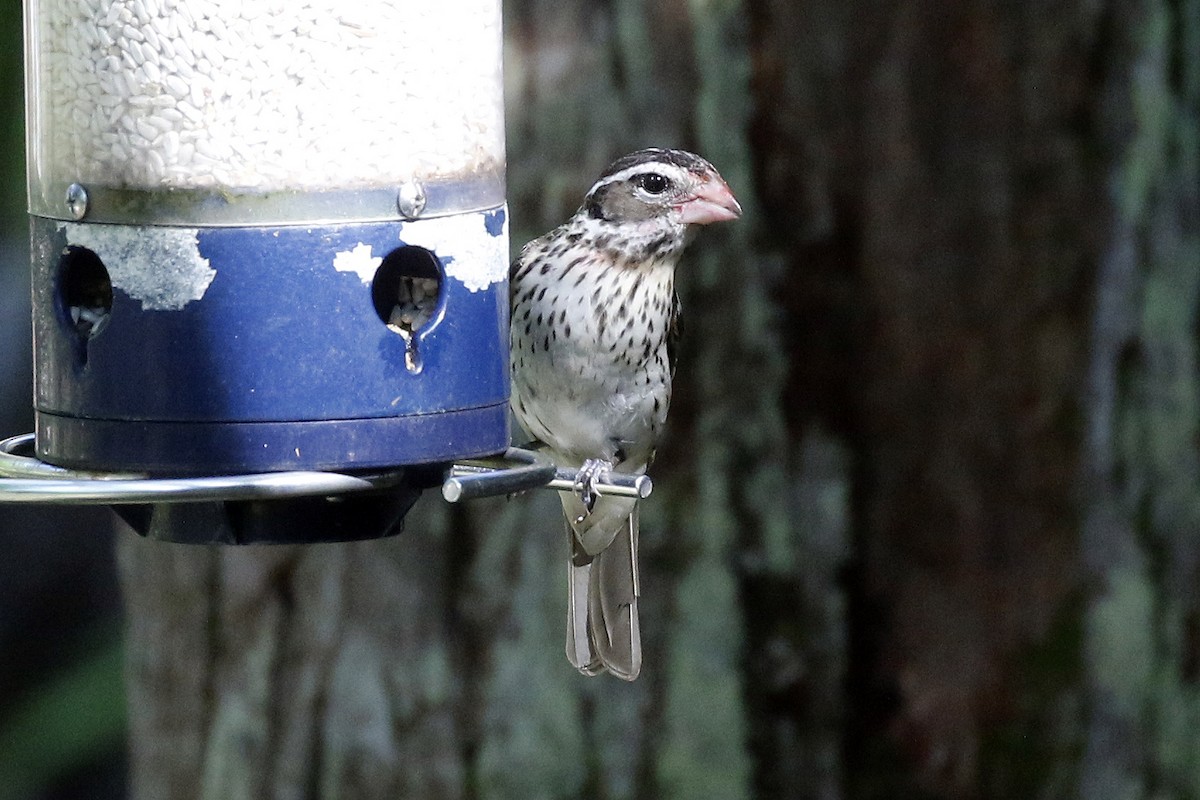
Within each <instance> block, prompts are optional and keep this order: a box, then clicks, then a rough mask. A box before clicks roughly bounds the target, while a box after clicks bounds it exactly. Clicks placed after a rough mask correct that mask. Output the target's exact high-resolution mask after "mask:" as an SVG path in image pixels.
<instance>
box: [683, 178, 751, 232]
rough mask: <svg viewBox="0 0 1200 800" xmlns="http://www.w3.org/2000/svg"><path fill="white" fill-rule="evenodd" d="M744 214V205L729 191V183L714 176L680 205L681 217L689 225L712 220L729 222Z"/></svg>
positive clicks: (704, 223) (707, 222)
mask: <svg viewBox="0 0 1200 800" xmlns="http://www.w3.org/2000/svg"><path fill="white" fill-rule="evenodd" d="M741 215H742V207H741V205H739V204H738V201H737V200H736V199H735V198H734V196H733V192H731V191H729V184H727V183H725V181H724V180H722V179H721V178H720V177H717V176H715V175H714V176H713V177H712V178H709V179H708V180H707V181H705V182H704V183H702V184H700V188H698V189H696V191H695V193H693V194H692V196H691V197H690V198H688V199H687V200H685V201H683V203H681V204H680V206H679V219H680V221H681V222H684V223H686V224H689V225H707V224H709V223H710V222H727V221H729V220H731V219H737V218H738V217H740V216H741Z"/></svg>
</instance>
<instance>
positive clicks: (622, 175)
mask: <svg viewBox="0 0 1200 800" xmlns="http://www.w3.org/2000/svg"><path fill="white" fill-rule="evenodd" d="M651 167H653V168H656V169H655V171H656V172H662V173H665V174H667V175H670V176H672V177H674V178H676V179H679V178H680V177H682V176H683V175H684V174H685V172H686V170H684V169H682V168H680V167H677V166H675V165H674V164H668V163H667V162H665V161H643V162H642V163H641V164H634V165H633V166H632V167H626V168H625V169H623V170H621V171H620V172H614V173H613V174H612V175H608V176H605V177H604V178H601V179H600V180H598V181H596V183H595V184H593V185H592V188H591V189H590V190H589V191H588V194H592V192H595V191H596V190H597V189H599V188H600V187H602V186H607V185H609V184H610V183H619V182H620V181H624V180H628V179H629V178H632V177H633V176H634V175H640V174H641V173H643V172H646V171H648V169H649V168H651Z"/></svg>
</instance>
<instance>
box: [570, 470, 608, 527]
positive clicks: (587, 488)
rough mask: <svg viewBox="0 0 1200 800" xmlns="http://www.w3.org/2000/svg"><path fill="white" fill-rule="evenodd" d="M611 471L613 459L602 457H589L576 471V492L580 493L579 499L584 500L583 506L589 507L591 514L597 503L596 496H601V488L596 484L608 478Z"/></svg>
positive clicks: (588, 510)
mask: <svg viewBox="0 0 1200 800" xmlns="http://www.w3.org/2000/svg"><path fill="white" fill-rule="evenodd" d="M611 472H612V462H611V461H605V460H603V459H600V458H589V459H588V460H586V461H584V462H583V466H581V467H580V468H579V471H578V472H576V473H575V493H576V494H578V495H579V499H580V500H581V501H582V502H583V507H584V508H585V509H587V512H588V513H589V514H590V513H592V508H594V507H595V505H596V498H597V497H599V496H600V489H599V487H598V486H597V485H596V484H597V483H598V482H599V481H602V480H604V479H606V478H608V476H609V474H610V473H611Z"/></svg>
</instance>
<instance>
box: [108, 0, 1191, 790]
mask: <svg viewBox="0 0 1200 800" xmlns="http://www.w3.org/2000/svg"><path fill="white" fill-rule="evenodd" d="M506 10H507V11H508V18H507V19H506V25H507V36H508V49H507V69H508V84H509V96H508V108H509V110H510V118H509V120H508V132H509V142H510V144H509V154H510V158H509V196H510V204H511V209H512V216H513V221H514V227H513V241H514V245H519V244H521V243H522V242H524V241H526V240H528V239H529V238H532V237H533V236H535V235H537V234H539V233H541V232H543V231H544V230H546V229H548V228H550V227H552V226H553V225H555V224H557V223H558V222H560V221H561V220H562V219H564V218H565V217H566V216H567V215H568V214H570V213H571V212H572V211H573V209H574V208H575V206H576V205H577V204H578V203H579V200H580V198H581V196H582V193H583V191H584V190H585V189H586V187H587V185H588V184H589V182H590V181H591V180H592V179H593V178H594V176H595V174H597V172H598V171H599V170H600V169H601V168H602V167H603V166H604V164H605V163H607V162H608V161H609V160H610V159H611V158H612V157H614V156H616V155H618V154H620V153H621V152H624V151H626V150H629V149H633V148H635V147H638V146H644V145H650V144H670V145H678V146H685V147H690V148H693V149H696V150H697V151H698V152H701V153H703V154H704V155H706V156H707V157H708V158H710V159H711V160H712V161H713V162H714V163H715V164H716V165H717V166H718V167H719V168H720V170H721V172H722V173H723V174H724V175H725V177H726V178H727V179H728V180H729V182H730V184H731V185H732V186H733V187H734V190H735V192H736V193H737V195H738V197H739V198H740V199H741V200H742V201H743V204H744V205H745V206H746V210H747V213H746V215H745V217H744V218H743V220H742V221H741V222H739V223H737V224H735V225H730V226H724V227H723V228H721V229H716V230H711V231H705V232H704V233H703V234H702V236H701V237H700V239H699V241H697V243H696V245H694V246H693V249H692V250H691V251H689V254H688V256H687V257H686V262H685V264H684V267H683V269H682V270H681V275H680V281H681V292H682V294H683V303H684V310H685V315H686V318H685V333H684V342H683V352H682V357H681V363H680V372H679V377H678V379H677V381H678V383H677V390H676V396H675V400H674V403H673V407H672V413H671V421H670V425H669V426H668V427H669V438H668V440H667V442H665V444H664V446H663V447H662V449H661V451H660V455H659V460H658V461H657V462H656V464H655V467H654V472H653V475H654V477H655V479H656V487H657V488H656V492H655V494H654V496H653V497H652V498H651V500H650V501H649V502H648V503H646V504H645V508H644V512H643V536H642V548H643V553H642V566H643V626H644V631H643V634H644V637H645V652H646V668H645V670H644V673H643V676H642V678H640V679H639V680H638V681H637V682H636V683H633V684H628V685H627V684H624V683H621V682H619V681H614V680H609V679H585V678H583V677H581V676H579V675H577V674H575V673H574V672H573V671H572V670H571V669H570V667H569V666H568V665H567V663H566V661H565V658H564V657H563V654H562V637H563V627H564V620H563V617H564V615H565V575H564V572H565V568H564V562H565V558H566V543H565V541H564V540H563V538H564V537H563V536H562V535H561V530H560V523H559V519H558V509H557V500H556V498H554V497H553V496H552V495H551V494H550V493H547V492H537V493H533V494H531V495H528V496H524V497H521V498H517V499H513V500H508V501H506V500H489V501H479V502H474V503H472V504H470V505H469V506H467V507H464V508H451V507H447V506H445V505H443V504H441V502H440V500H438V499H437V498H435V497H433V496H431V497H427V498H425V499H424V500H422V501H421V503H420V504H419V506H418V508H417V509H416V510H415V511H414V512H413V513H412V514H411V515H410V517H409V520H408V525H407V532H406V533H404V534H403V535H401V536H399V537H397V538H394V539H391V540H386V541H373V542H361V543H351V544H342V545H311V546H302V547H278V548H206V547H184V546H172V545H163V544H159V543H155V542H149V541H142V540H139V539H137V538H136V537H134V536H132V535H127V536H125V537H123V540H122V543H121V563H122V574H123V583H124V586H125V591H126V596H127V602H128V608H129V626H130V635H129V638H128V645H129V651H130V655H129V673H128V674H129V690H130V706H131V726H132V729H131V740H132V750H133V761H132V773H133V790H134V791H133V794H134V796H135V797H137V798H159V797H202V798H214V799H215V798H240V797H245V798H252V797H253V798H289V799H290V798H333V797H354V798H360V797H361V798H370V797H380V798H382V797H387V798H405V797H420V798H434V799H436V798H463V799H464V800H477V799H482V798H507V797H521V798H530V797H538V798H573V797H589V798H592V797H595V798H608V799H616V798H656V800H657V799H659V798H688V800H696V799H697V798H700V799H703V798H714V799H715V798H720V799H721V800H737V798H751V797H755V798H767V797H778V798H797V799H800V798H803V799H804V800H809V799H811V800H834V799H835V798H842V797H845V798H854V799H858V798H863V799H865V798H916V797H937V798H959V797H961V798H976V797H978V798H983V797H989V798H1002V797H1005V798H1007V797H1011V798H1034V797H1073V796H1078V797H1086V798H1089V800H1092V798H1100V800H1103V799H1104V798H1109V797H1113V798H1115V797H1118V796H1120V797H1147V798H1149V797H1156V798H1159V797H1170V798H1176V797H1177V798H1185V797H1191V796H1196V795H1197V794H1198V793H1200V770H1197V768H1196V767H1195V766H1194V765H1195V764H1196V763H1197V759H1196V757H1195V756H1196V751H1197V749H1200V736H1198V735H1197V734H1196V733H1194V730H1195V729H1196V728H1197V725H1196V721H1197V720H1200V700H1198V699H1197V694H1196V691H1195V682H1196V681H1197V678H1198V676H1200V602H1198V601H1197V593H1196V591H1195V590H1194V589H1193V586H1194V585H1195V582H1196V579H1197V575H1196V572H1197V567H1198V566H1200V561H1198V559H1197V554H1198V551H1197V548H1196V547H1195V545H1194V544H1193V533H1194V532H1195V531H1196V530H1200V500H1198V499H1197V498H1198V497H1200V485H1198V484H1200V461H1198V459H1197V453H1196V441H1197V438H1198V434H1200V432H1198V431H1197V425H1198V424H1200V422H1198V420H1200V397H1198V394H1197V389H1198V380H1197V379H1198V375H1197V353H1196V346H1197V337H1196V329H1197V319H1196V310H1197V303H1198V301H1200V269H1197V267H1198V264H1197V261H1198V260H1200V256H1197V252H1200V250H1198V249H1197V246H1198V244H1200V242H1198V241H1197V234H1198V233H1200V218H1198V211H1200V204H1198V202H1197V193H1198V192H1200V188H1198V187H1200V167H1198V166H1197V164H1198V163H1200V159H1198V157H1197V154H1198V147H1200V146H1198V144H1197V142H1200V130H1197V118H1198V114H1200V60H1198V58H1200V57H1198V54H1200V0H1171V1H1170V2H1167V1H1166V0H1162V1H1159V2H1155V1H1154V0H1141V1H1140V2H1138V3H1136V4H1121V3H1117V2H1115V1H1114V0H1107V2H1100V3H1096V2H1082V1H1081V0H1080V1H1077V2H1067V3H1059V4H1039V3H1036V2H1033V0H1027V1H1026V2H1020V3H1008V4H992V3H983V2H979V0H972V1H971V2H967V3H961V4H955V5H953V6H949V5H947V6H939V5H937V4H932V5H931V4H922V3H916V2H911V0H889V2H883V3H873V4H847V3H843V2H838V1H837V0H800V2H789V1H787V0H758V1H757V2H745V3H743V2H738V0H722V1H721V2H716V1H715V0H709V1H707V2H703V1H701V2H692V3H683V2H678V1H677V0H676V1H674V2H673V1H672V0H655V1H654V2H649V3H641V2H634V0H614V1H613V2H612V3H607V4H601V5H596V4H592V3H588V2H585V0H569V1H568V2H551V1H550V0H520V2H514V3H511V4H509V5H508V7H507V9H506Z"/></svg>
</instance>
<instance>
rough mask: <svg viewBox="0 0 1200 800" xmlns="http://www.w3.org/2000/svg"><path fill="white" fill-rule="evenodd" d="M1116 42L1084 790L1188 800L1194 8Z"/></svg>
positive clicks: (1192, 605)
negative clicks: (1125, 117)
mask: <svg viewBox="0 0 1200 800" xmlns="http://www.w3.org/2000/svg"><path fill="white" fill-rule="evenodd" d="M1132 44H1133V50H1134V58H1133V62H1132V65H1131V69H1130V88H1129V109H1130V117H1131V121H1132V135H1131V138H1130V140H1129V141H1128V143H1127V146H1126V148H1125V152H1124V156H1123V158H1122V160H1121V162H1120V164H1119V169H1118V172H1117V175H1116V180H1115V187H1114V191H1115V200H1116V206H1117V208H1118V210H1119V218H1118V219H1117V220H1116V224H1115V225H1114V230H1115V231H1116V235H1115V236H1114V241H1116V242H1118V243H1120V241H1121V239H1122V237H1124V239H1125V241H1126V242H1127V244H1126V246H1125V248H1124V251H1123V258H1124V259H1125V260H1127V261H1128V265H1127V266H1126V267H1125V268H1124V272H1123V273H1122V272H1121V271H1120V268H1119V267H1118V268H1117V272H1116V273H1115V274H1117V275H1122V274H1123V275H1124V276H1125V278H1126V280H1127V285H1126V294H1127V298H1126V301H1125V303H1124V307H1123V308H1122V307H1120V306H1119V305H1117V306H1113V307H1111V308H1109V309H1107V311H1106V310H1105V309H1104V308H1103V307H1102V308H1101V311H1100V312H1099V313H1100V314H1101V315H1103V314H1105V313H1107V314H1108V315H1109V316H1110V317H1113V319H1104V318H1100V319H1099V320H1098V323H1099V324H1101V325H1107V326H1109V329H1110V330H1111V329H1114V328H1120V327H1122V326H1123V327H1124V336H1123V337H1122V339H1121V341H1119V343H1118V344H1119V347H1117V346H1115V345H1114V346H1111V347H1109V349H1108V352H1104V351H1103V350H1102V351H1101V352H1100V353H1099V354H1098V356H1097V357H1099V358H1109V359H1112V360H1113V361H1114V363H1115V366H1116V368H1115V369H1114V370H1113V371H1112V372H1113V376H1114V377H1113V379H1112V380H1111V382H1110V383H1109V384H1108V389H1109V391H1110V392H1111V394H1112V399H1111V408H1112V411H1113V413H1112V414H1111V416H1110V417H1106V418H1111V419H1112V428H1111V430H1110V431H1101V432H1100V433H1099V434H1098V435H1097V437H1096V442H1095V446H1096V452H1095V453H1094V460H1095V462H1096V463H1097V464H1099V465H1100V466H1101V469H1100V477H1099V480H1101V481H1102V482H1104V484H1105V486H1106V488H1107V490H1108V491H1109V492H1110V493H1111V496H1110V497H1108V498H1107V499H1106V498H1104V497H1101V498H1100V499H1099V501H1098V506H1099V509H1098V510H1097V511H1094V512H1093V518H1092V520H1091V526H1092V527H1091V530H1092V532H1093V535H1092V537H1091V539H1090V540H1087V539H1085V542H1088V543H1090V547H1091V552H1090V553H1089V554H1087V555H1088V556H1089V560H1090V561H1091V562H1092V563H1093V564H1096V565H1098V569H1097V573H1098V577H1099V578H1100V584H1101V587H1102V588H1101V589H1100V590H1099V592H1098V593H1097V595H1096V596H1095V598H1094V600H1093V603H1092V606H1091V608H1090V610H1089V613H1088V615H1087V624H1088V627H1087V634H1088V642H1087V652H1088V662H1087V663H1088V675H1089V679H1090V682H1091V688H1092V696H1091V704H1092V708H1091V712H1090V719H1089V753H1088V757H1087V759H1086V760H1085V767H1086V768H1087V772H1086V773H1085V779H1084V789H1085V790H1086V791H1090V792H1091V794H1089V795H1088V796H1089V797H1095V798H1097V799H1098V800H1107V798H1125V797H1135V798H1140V797H1155V798H1158V797H1169V798H1188V797H1195V796H1197V794H1200V739H1198V738H1197V736H1196V733H1195V732H1196V730H1197V729H1198V725H1200V689H1198V688H1197V677H1198V675H1197V671H1196V670H1197V663H1198V662H1197V658H1198V657H1200V655H1198V653H1197V647H1198V646H1200V642H1198V641H1197V639H1196V630H1197V629H1196V623H1197V619H1198V617H1197V615H1198V613H1200V603H1198V601H1197V599H1196V592H1195V586H1196V584H1197V581H1198V580H1200V553H1198V549H1200V541H1198V540H1197V533H1198V532H1200V455H1198V453H1197V451H1196V441H1197V438H1198V436H1200V369H1198V364H1200V362H1198V352H1197V344H1198V342H1197V337H1196V331H1197V323H1198V316H1197V310H1198V308H1200V202H1198V201H1200V169H1198V167H1197V163H1198V158H1200V153H1198V152H1197V141H1198V140H1200V127H1198V126H1200V118H1198V117H1200V91H1198V89H1200V61H1197V59H1196V58H1195V54H1196V53H1198V52H1200V3H1197V2H1194V1H1193V0H1165V1H1163V2H1151V3H1147V4H1145V5H1144V6H1143V7H1142V16H1141V17H1140V19H1139V20H1138V24H1137V26H1136V27H1135V28H1134V33H1133V36H1132ZM1118 252H1122V251H1121V250H1120V249H1119V248H1118ZM1122 317H1125V319H1124V320H1123V321H1122V319H1121V318H1122ZM1098 402H1099V405H1100V407H1103V404H1104V401H1103V400H1100V401H1098ZM1097 532H1099V535H1096V533H1097ZM1101 548H1103V549H1101Z"/></svg>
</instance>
